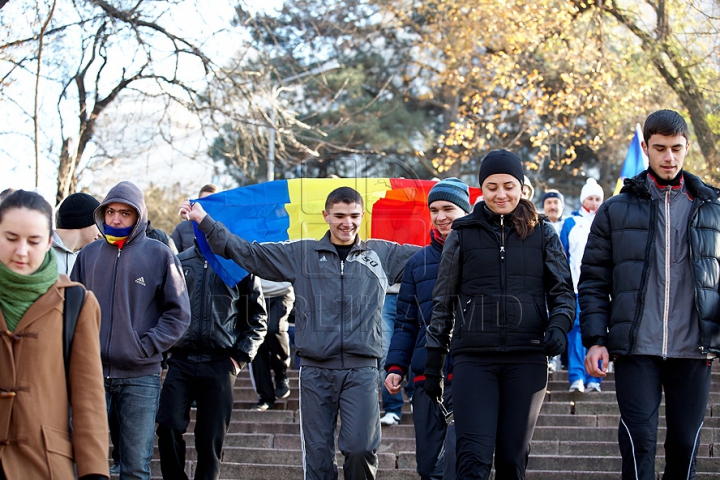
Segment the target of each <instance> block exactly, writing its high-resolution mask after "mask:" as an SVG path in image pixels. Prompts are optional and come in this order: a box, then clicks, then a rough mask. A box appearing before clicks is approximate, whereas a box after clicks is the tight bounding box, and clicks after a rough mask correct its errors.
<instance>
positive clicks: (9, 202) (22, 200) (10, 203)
mask: <svg viewBox="0 0 720 480" xmlns="http://www.w3.org/2000/svg"><path fill="white" fill-rule="evenodd" d="M13 208H27V209H28V210H36V211H38V212H40V213H42V214H44V215H45V217H46V218H47V222H48V228H49V229H50V236H52V233H53V228H52V214H53V209H52V207H51V206H50V204H49V203H48V202H47V200H45V199H44V198H43V197H42V195H40V194H39V193H35V192H28V191H27V190H15V191H14V192H13V193H11V194H10V195H8V196H7V197H5V199H4V200H3V201H2V203H0V222H2V219H3V216H5V212H7V211H9V210H12V209H13Z"/></svg>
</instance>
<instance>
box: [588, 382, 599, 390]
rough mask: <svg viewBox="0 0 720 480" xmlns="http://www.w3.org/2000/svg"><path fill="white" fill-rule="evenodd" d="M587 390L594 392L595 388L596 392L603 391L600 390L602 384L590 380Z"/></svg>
mask: <svg viewBox="0 0 720 480" xmlns="http://www.w3.org/2000/svg"><path fill="white" fill-rule="evenodd" d="M586 390H587V391H588V392H592V391H593V390H595V391H596V392H602V390H600V384H599V383H598V382H588V384H587V388H586Z"/></svg>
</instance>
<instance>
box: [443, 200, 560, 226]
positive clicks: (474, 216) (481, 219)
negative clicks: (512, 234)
mask: <svg viewBox="0 0 720 480" xmlns="http://www.w3.org/2000/svg"><path fill="white" fill-rule="evenodd" d="M511 219H512V213H508V214H505V221H506V222H508V223H506V225H513V223H512V221H511ZM545 221H547V215H545V214H543V213H538V224H542V223H543V222H545ZM480 224H485V225H488V226H491V224H497V225H500V214H498V213H495V212H493V211H492V210H490V209H489V208H487V206H486V205H485V202H484V201H482V202H479V203H478V204H477V205H475V208H473V210H472V212H470V213H469V214H467V215H465V216H464V217H461V218H458V219H457V220H455V221H454V222H453V229H456V228H463V227H468V226H471V225H480Z"/></svg>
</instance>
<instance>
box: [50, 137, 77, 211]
mask: <svg viewBox="0 0 720 480" xmlns="http://www.w3.org/2000/svg"><path fill="white" fill-rule="evenodd" d="M75 161H76V158H75V157H73V156H72V155H71V154H70V139H69V138H66V139H64V140H63V145H62V150H61V152H60V164H59V165H58V187H57V193H56V194H55V205H59V204H60V202H62V201H63V199H64V198H65V197H67V196H68V195H70V194H71V193H73V192H75V189H76V188H77V176H76V175H75Z"/></svg>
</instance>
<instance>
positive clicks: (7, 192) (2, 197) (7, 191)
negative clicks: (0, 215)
mask: <svg viewBox="0 0 720 480" xmlns="http://www.w3.org/2000/svg"><path fill="white" fill-rule="evenodd" d="M14 191H15V189H14V188H6V189H5V190H3V191H2V192H0V202H2V201H3V200H5V198H7V196H8V195H10V194H11V193H13V192H14Z"/></svg>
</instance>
